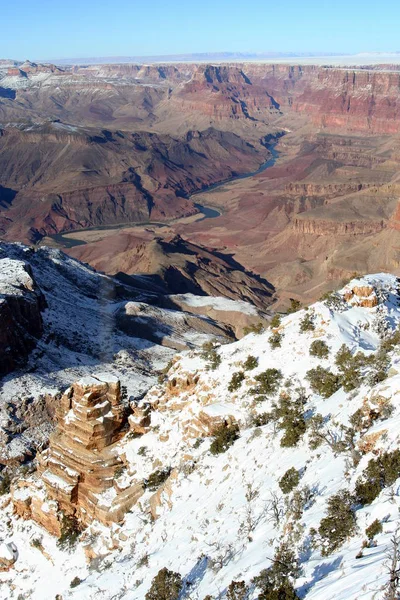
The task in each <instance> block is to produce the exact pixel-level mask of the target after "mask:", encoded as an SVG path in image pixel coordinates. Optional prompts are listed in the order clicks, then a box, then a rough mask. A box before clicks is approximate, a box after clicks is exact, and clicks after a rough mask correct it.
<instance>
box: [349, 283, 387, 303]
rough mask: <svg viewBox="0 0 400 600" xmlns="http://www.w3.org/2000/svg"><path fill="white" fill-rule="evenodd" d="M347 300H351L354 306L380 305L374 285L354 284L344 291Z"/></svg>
mask: <svg viewBox="0 0 400 600" xmlns="http://www.w3.org/2000/svg"><path fill="white" fill-rule="evenodd" d="M344 299H345V300H346V302H350V304H352V305H353V306H363V307H365V308H373V307H374V306H378V303H379V302H378V297H377V295H376V291H375V289H374V288H373V287H372V286H361V287H360V286H354V287H353V288H351V289H350V290H346V291H345V293H344Z"/></svg>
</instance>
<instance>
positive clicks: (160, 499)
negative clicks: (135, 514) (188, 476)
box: [149, 469, 178, 520]
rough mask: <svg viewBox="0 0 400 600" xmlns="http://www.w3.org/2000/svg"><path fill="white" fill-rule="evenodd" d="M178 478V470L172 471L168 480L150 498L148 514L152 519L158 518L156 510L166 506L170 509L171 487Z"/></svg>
mask: <svg viewBox="0 0 400 600" xmlns="http://www.w3.org/2000/svg"><path fill="white" fill-rule="evenodd" d="M177 478H178V470H177V469H173V470H172V471H171V474H170V476H169V477H168V479H167V480H166V481H165V482H164V483H163V485H162V486H161V487H159V488H158V490H157V491H156V492H155V494H153V495H152V496H151V497H150V500H149V504H150V513H151V516H152V517H153V519H154V520H155V519H157V518H158V509H159V508H160V507H161V506H163V505H164V504H166V505H167V506H168V508H169V509H171V508H172V503H171V496H172V491H173V485H174V483H175V481H176V480H177Z"/></svg>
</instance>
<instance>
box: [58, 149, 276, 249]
mask: <svg viewBox="0 0 400 600" xmlns="http://www.w3.org/2000/svg"><path fill="white" fill-rule="evenodd" d="M275 145H276V144H275V143H274V144H270V145H269V146H268V150H269V151H270V152H271V157H270V158H269V159H268V160H267V161H266V162H265V163H263V164H262V165H261V166H260V167H259V168H258V169H257V171H252V172H251V173H245V174H244V175H236V176H235V177H231V178H230V179H226V180H225V181H220V182H219V183H214V184H213V185H210V186H209V187H207V188H206V189H203V190H198V191H196V192H193V194H191V195H190V197H189V198H193V199H194V198H195V196H197V195H198V194H208V193H209V192H213V191H215V190H216V189H218V188H220V187H222V186H224V185H227V184H228V183H232V182H233V181H238V180H239V179H247V178H248V177H254V175H258V174H259V173H262V172H263V171H265V170H266V169H268V168H269V167H272V166H273V165H274V164H275V161H276V159H277V158H278V156H279V153H278V151H277V150H276V149H275ZM195 207H196V208H197V209H198V211H199V212H200V213H202V214H203V215H204V216H203V217H201V218H200V219H198V220H197V222H199V221H204V220H205V219H216V218H217V217H219V216H220V215H221V212H222V211H221V210H220V209H218V208H215V207H212V206H207V205H205V204H195ZM182 218H185V217H179V218H178V219H174V220H173V221H169V222H158V221H147V222H144V223H121V224H119V225H103V226H99V227H88V228H86V229H80V230H79V231H74V232H69V233H66V232H64V233H57V234H56V235H51V236H49V237H50V238H51V239H52V240H54V241H55V242H56V243H57V245H58V246H61V247H63V248H73V247H74V246H84V245H85V244H87V242H86V241H85V240H80V239H77V238H72V237H68V235H70V234H71V233H74V234H77V233H84V232H85V231H109V230H113V229H114V230H116V231H117V230H119V229H127V228H130V227H146V226H147V225H149V226H151V227H165V226H167V225H168V224H169V223H178V222H179V221H180V220H181V219H182Z"/></svg>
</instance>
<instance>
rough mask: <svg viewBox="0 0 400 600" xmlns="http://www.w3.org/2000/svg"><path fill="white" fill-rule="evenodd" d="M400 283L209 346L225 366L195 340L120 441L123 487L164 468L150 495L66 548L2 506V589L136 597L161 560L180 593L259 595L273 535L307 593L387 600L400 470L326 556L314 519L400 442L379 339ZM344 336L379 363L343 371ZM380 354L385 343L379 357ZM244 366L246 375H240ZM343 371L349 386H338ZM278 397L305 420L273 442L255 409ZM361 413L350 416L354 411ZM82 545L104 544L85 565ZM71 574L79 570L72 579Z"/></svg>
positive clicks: (355, 511)
mask: <svg viewBox="0 0 400 600" xmlns="http://www.w3.org/2000/svg"><path fill="white" fill-rule="evenodd" d="M398 285H399V282H398V280H397V279H396V278H395V277H393V276H390V275H385V274H380V275H373V276H367V277H364V278H362V279H361V280H354V281H352V282H350V283H349V284H348V285H347V286H346V287H345V288H344V289H343V290H342V291H341V292H340V293H338V294H336V295H334V296H333V297H331V298H329V299H328V300H325V301H321V302H317V303H316V304H315V305H313V306H312V307H310V308H309V309H307V310H300V311H298V312H296V313H293V314H290V315H287V316H285V317H284V318H283V319H282V321H281V323H280V324H279V325H278V324H276V325H277V326H276V328H275V330H274V331H267V332H264V333H261V334H260V335H256V334H250V335H248V336H246V337H245V338H243V339H242V340H240V341H239V342H236V343H233V344H229V345H225V346H223V347H220V348H217V350H216V351H215V352H216V353H217V354H218V355H219V356H220V358H221V361H220V364H219V365H218V360H215V352H214V355H213V356H212V357H213V358H214V364H216V365H217V366H216V368H215V369H214V370H213V369H212V368H211V369H210V368H209V366H210V361H209V360H208V359H204V358H203V357H202V356H204V355H205V354H204V352H203V353H199V352H198V351H195V350H192V351H189V352H186V353H183V354H182V355H181V356H180V357H177V359H176V360H175V362H174V364H173V366H172V367H171V369H170V371H169V373H168V376H167V380H166V381H165V382H164V383H163V384H158V385H156V386H155V387H153V388H152V389H151V390H150V391H149V392H148V393H147V395H146V397H145V398H144V400H143V401H145V402H150V403H151V405H152V408H153V410H152V422H151V428H150V431H149V432H148V433H146V434H145V435H143V436H141V437H133V438H132V437H129V436H127V437H126V438H124V439H123V440H122V441H121V444H120V452H121V456H123V457H124V458H125V460H126V464H127V469H126V472H125V473H124V474H123V477H124V478H125V479H126V484H127V485H129V483H130V481H131V480H132V479H133V478H136V479H137V478H138V477H139V478H140V477H142V478H144V479H146V478H148V477H149V475H150V474H151V473H153V472H154V471H155V470H156V469H160V468H168V469H172V471H171V476H170V478H169V479H168V480H167V481H166V483H165V484H164V487H163V488H161V493H159V494H158V497H157V498H156V499H155V498H154V496H153V497H152V499H151V501H150V506H149V504H148V502H149V500H150V498H151V496H152V493H151V492H150V491H148V492H146V493H145V495H144V496H142V498H141V499H140V501H139V503H138V504H137V505H136V506H135V507H134V508H133V509H132V511H131V512H130V513H128V514H127V515H126V518H125V522H124V524H123V525H122V526H121V527H119V526H113V527H112V528H110V529H109V530H106V529H105V528H104V527H102V526H100V525H98V524H96V523H94V524H93V525H91V526H90V528H89V529H88V530H87V531H86V532H85V533H84V534H83V536H82V539H81V541H80V543H79V544H78V546H77V549H76V551H75V552H74V553H72V554H68V553H63V552H61V551H60V550H59V549H58V548H57V547H56V541H55V540H54V538H52V537H51V536H50V535H48V534H47V533H45V532H43V531H42V530H40V528H39V527H37V526H36V525H34V524H32V523H29V522H28V523H27V522H25V521H21V520H16V519H15V518H13V517H12V516H11V512H12V510H11V507H10V506H5V507H4V508H3V510H2V511H1V521H0V538H4V540H7V541H12V542H14V543H15V544H16V546H17V548H18V550H19V558H18V560H17V562H16V563H15V567H14V569H12V570H10V571H9V572H8V573H3V574H0V582H2V584H0V598H18V596H19V594H22V596H21V597H29V598H31V599H32V600H39V599H40V600H50V599H54V597H55V596H56V594H60V595H61V596H62V598H63V600H66V599H67V598H76V599H80V600H83V599H85V600H89V599H95V598H96V599H107V600H111V598H119V599H124V600H140V599H143V598H145V595H146V592H147V590H148V589H149V587H150V585H151V582H152V579H153V578H154V576H155V575H156V574H157V572H158V571H159V570H160V569H161V568H163V567H167V568H168V569H171V570H173V571H176V572H179V573H180V574H181V575H182V577H183V578H184V581H185V587H184V590H183V592H182V593H181V596H180V598H182V599H183V598H191V599H193V600H195V599H199V600H204V599H205V598H206V597H207V596H208V595H211V597H212V598H215V599H216V598H225V597H226V592H227V588H228V586H229V584H230V583H231V581H233V580H235V581H242V580H243V581H244V582H245V583H246V585H247V586H248V592H247V596H246V598H248V599H249V600H250V599H255V598H257V597H258V595H259V592H260V590H259V588H257V587H256V585H255V584H254V583H252V580H253V578H254V577H255V576H257V575H258V574H259V573H260V572H261V571H262V570H263V569H266V568H269V567H270V566H271V564H272V562H271V559H272V558H273V556H274V552H275V549H276V548H277V547H278V546H279V545H280V543H281V542H282V541H287V542H288V543H289V544H290V546H291V548H292V549H293V550H294V552H295V553H296V555H297V557H298V560H299V563H300V567H301V573H300V574H299V575H298V576H297V577H296V579H295V580H294V585H295V588H296V591H297V594H298V596H299V597H300V598H307V600H333V599H335V600H353V599H354V600H356V599H357V600H361V599H362V600H373V599H379V598H383V594H384V587H385V585H386V584H387V582H388V580H389V574H388V567H387V564H386V562H387V561H386V559H385V557H386V553H387V552H388V550H389V549H390V547H391V543H390V540H391V538H392V536H393V534H394V533H395V532H396V530H397V527H398V525H399V509H400V497H399V495H398V486H399V483H400V479H397V480H396V478H394V482H391V484H390V485H387V486H386V487H384V489H382V491H381V492H380V494H379V495H378V496H377V497H376V498H375V499H374V500H373V501H372V502H371V503H364V504H362V503H360V502H359V501H357V499H356V498H355V497H354V498H353V499H352V505H351V511H350V512H351V515H352V518H353V519H354V523H355V526H354V527H353V531H351V528H350V529H349V531H348V533H349V536H348V537H347V539H345V540H344V542H343V543H342V544H338V545H337V547H336V548H335V549H334V551H333V552H330V553H327V552H323V548H324V544H323V543H322V542H323V540H321V539H319V538H320V536H319V535H318V534H315V533H313V529H315V530H318V529H319V527H320V523H321V519H323V518H324V517H325V516H326V515H327V509H328V504H327V503H328V500H329V498H331V497H332V496H333V495H334V494H336V493H337V492H339V491H340V490H348V491H349V492H350V493H351V494H354V490H355V485H356V482H357V480H358V479H359V478H360V477H361V476H362V474H363V472H364V471H365V468H366V466H367V465H368V462H369V461H370V460H371V459H376V458H377V457H379V456H380V455H381V454H382V453H383V452H387V451H388V452H392V451H393V450H395V449H397V448H398V447H399V426H400V402H399V393H400V353H399V350H400V345H396V344H395V343H394V342H396V341H397V340H396V339H394V340H393V344H390V343H389V342H388V340H389V339H390V338H391V336H392V334H393V332H394V331H395V330H396V329H397V328H398V326H399V322H400V296H399V291H398ZM310 323H311V324H310ZM271 337H272V338H273V339H274V340H275V347H273V346H272V345H271ZM277 337H278V338H280V343H281V345H280V347H279V345H277V343H276V339H277ZM316 340H319V341H323V342H325V343H326V345H327V346H328V351H329V352H328V356H327V357H326V358H318V357H317V356H312V355H310V348H311V345H312V343H313V342H315V341H316ZM343 344H345V345H346V346H347V347H348V348H349V349H350V350H351V352H352V355H353V357H354V355H356V354H357V352H360V353H361V354H362V355H364V356H365V357H375V359H373V360H372V359H369V360H362V359H361V358H360V357H359V359H358V363H357V365H358V366H357V365H356V368H354V369H353V371H351V372H350V373H349V371H347V372H346V378H345V379H343V371H341V372H339V367H338V365H337V364H336V362H335V356H336V355H337V353H338V351H339V350H340V349H341V347H342V345H343ZM382 344H383V345H382ZM313 347H315V345H314V346H313ZM378 350H380V351H382V352H384V355H382V354H380V355H379V357H378V355H377V351H378ZM211 353H212V351H211ZM209 355H210V352H209ZM249 356H250V357H253V358H252V359H251V360H250V359H249V358H248V357H249ZM346 360H347V364H350V362H351V360H352V359H348V358H347V359H346ZM349 361H350V362H349ZM342 362H343V361H342ZM378 363H379V364H378ZM351 364H352V365H353V367H354V365H355V363H354V364H353V363H351ZM382 365H383V366H382ZM318 367H322V368H324V369H328V370H329V371H330V372H331V373H333V374H334V375H335V374H337V375H338V376H340V377H342V379H340V381H339V380H336V385H335V387H336V388H338V389H337V391H335V392H334V393H333V394H332V395H330V396H329V394H328V393H327V392H326V390H325V389H324V390H323V389H322V388H321V389H320V391H321V392H322V393H323V395H320V394H318V393H316V392H315V391H313V390H312V389H311V387H310V376H309V375H307V373H308V372H309V371H310V370H312V369H316V368H318ZM378 367H379V368H378ZM268 369H277V371H279V373H278V375H279V374H280V375H281V376H282V377H281V379H279V377H278V383H279V385H277V386H276V389H275V390H274V389H272V391H270V393H264V392H265V389H266V388H264V390H262V389H261V390H260V389H259V393H257V394H254V393H252V390H254V389H255V388H256V387H257V386H258V387H259V388H260V385H262V381H261V379H262V378H260V377H259V378H258V379H257V376H259V375H260V374H262V373H264V374H265V373H266V372H267V374H268V373H269V375H271V373H272V372H271V371H267V370H268ZM237 372H242V373H243V376H241V377H239V380H240V381H238V382H237V381H236V385H233V384H232V376H233V374H234V373H237ZM274 373H275V376H276V375H277V372H274ZM311 379H312V378H311ZM264 381H265V379H264ZM320 381H321V377H320V378H319V383H320ZM344 381H345V388H346V389H347V390H350V388H353V389H351V390H350V391H345V389H344V388H343V385H342V383H343V382H344ZM314 383H315V382H314ZM273 387H274V386H272V388H273ZM235 388H236V389H235ZM302 388H304V389H302ZM314 389H315V385H314ZM282 398H283V399H285V398H286V399H288V398H291V405H290V406H291V410H292V411H296V410H298V411H299V413H300V415H301V417H302V418H303V419H304V421H305V424H306V426H307V428H306V431H303V430H302V431H301V435H299V440H298V442H297V444H296V445H292V446H288V445H282V438H283V436H284V435H285V434H286V430H285V428H284V427H282V419H281V418H278V417H277V416H276V415H275V417H274V418H272V419H269V420H268V419H266V418H265V417H264V416H263V415H265V413H267V412H270V411H271V410H273V408H274V404H275V405H276V404H279V403H280V399H282ZM357 411H358V413H357V414H358V415H359V419H358V421H357V420H356V419H355V418H354V417H352V415H354V414H355V413H356V412H357ZM293 414H294V413H293ZM316 415H321V419H320V420H318V417H317V418H316ZM221 420H226V421H227V422H230V423H232V422H237V423H238V424H239V427H240V437H239V438H238V439H236V441H234V443H232V445H230V447H229V448H228V449H227V450H226V452H222V453H220V454H216V455H215V454H212V453H211V452H210V445H211V443H212V440H213V438H212V437H211V438H210V437H207V435H206V431H205V429H206V427H207V426H209V425H210V424H211V425H212V424H213V423H214V424H217V423H218V422H220V421H221ZM262 423H265V424H262ZM356 423H358V424H356ZM204 424H206V425H204ZM318 435H320V436H323V438H324V439H323V440H322V443H320V444H319V445H317V444H316V443H313V441H314V442H315V439H316V438H318ZM317 441H318V440H317ZM320 441H321V440H320ZM291 468H294V469H295V470H296V471H297V475H298V477H299V479H300V481H299V483H298V485H297V487H295V488H294V489H293V490H292V491H291V492H289V493H286V494H284V493H283V491H282V489H281V487H280V485H279V481H280V480H281V478H282V477H283V475H284V474H285V473H286V472H287V471H288V469H291ZM396 468H397V467H396ZM397 474H398V475H399V476H400V468H398V473H397ZM300 491H301V493H299V492H300ZM5 500H7V497H5ZM5 504H6V501H5V503H4V505H5ZM151 515H152V516H151ZM376 519H378V521H379V522H380V524H381V526H382V531H381V532H379V533H377V534H376V535H375V537H374V541H372V542H370V543H369V544H368V545H366V546H365V547H364V548H363V550H362V552H361V553H360V550H361V548H362V545H363V542H364V540H366V534H365V529H366V527H368V526H370V525H371V524H372V522H374V521H375V520H376ZM33 538H35V539H37V538H39V539H40V541H41V546H40V549H38V547H35V548H34V547H32V545H31V544H30V540H32V539H33ZM85 547H86V552H88V549H89V548H90V553H91V556H93V555H94V554H95V555H96V556H97V559H96V561H94V562H93V563H92V565H91V566H88V565H87V564H86V563H85V560H84V549H85ZM325 548H326V545H325ZM75 577H78V578H79V579H80V580H81V582H80V583H79V582H78V585H77V586H76V587H72V588H71V587H70V583H71V581H72V580H73V579H74V578H75ZM44 581H45V584H44V583H43V582H44ZM75 583H76V581H75Z"/></svg>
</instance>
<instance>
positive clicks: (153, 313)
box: [0, 243, 226, 463]
mask: <svg viewBox="0 0 400 600" xmlns="http://www.w3.org/2000/svg"><path fill="white" fill-rule="evenodd" d="M24 265H27V268H28V270H29V273H30V274H31V275H32V278H33V279H32V280H31V278H30V275H28V273H27V272H26V271H25V270H24V268H23V267H24ZM0 279H1V285H0V295H1V298H5V297H8V296H9V297H11V298H13V297H18V296H21V295H22V294H27V293H31V290H29V289H28V288H29V286H32V285H33V284H35V286H36V287H37V288H38V290H40V293H41V294H42V295H43V298H44V303H45V305H46V308H45V309H44V310H43V311H42V320H43V334H42V336H41V338H40V339H39V341H38V343H37V344H36V348H35V350H34V351H33V352H31V354H30V357H29V361H28V364H27V365H25V366H24V367H21V368H20V369H19V370H18V371H13V372H12V373H10V374H9V375H8V376H7V377H5V378H3V379H1V381H0V449H1V452H3V454H4V452H7V455H8V454H10V456H11V455H13V453H15V454H16V455H18V454H20V452H21V450H23V448H24V447H27V446H28V447H29V446H30V445H31V443H32V440H31V439H30V438H31V434H30V433H29V432H28V431H25V432H24V431H23V432H22V434H21V435H15V433H16V432H17V431H18V427H17V430H16V431H15V423H14V422H13V421H14V419H13V418H10V415H9V414H8V412H7V405H9V404H10V403H13V404H14V405H15V406H16V408H17V411H18V406H19V405H20V404H21V399H22V398H33V399H34V400H35V399H37V398H38V397H39V396H40V395H44V394H49V393H50V394H56V393H57V392H59V391H60V390H62V389H64V388H66V387H68V386H69V385H70V384H71V383H72V382H73V381H75V380H77V379H79V378H80V377H82V376H85V375H87V374H90V373H93V372H96V371H107V372H110V373H113V374H115V375H117V376H118V377H119V378H121V379H123V384H124V385H125V386H126V387H127V392H128V394H129V395H132V396H133V397H140V396H141V395H143V394H144V393H145V392H146V391H147V390H148V389H149V388H150V387H151V385H153V384H154V382H155V381H156V380H157V373H158V372H159V370H160V369H163V368H164V367H165V365H166V364H167V363H168V361H169V360H170V359H171V358H172V357H173V356H174V354H175V352H176V351H177V350H180V349H183V348H188V347H189V348H190V347H196V346H200V345H201V344H202V343H203V342H204V341H206V340H207V339H210V338H211V337H214V336H217V337H219V336H223V335H224V334H225V333H226V331H225V328H224V327H222V328H221V327H219V325H218V324H217V323H216V322H213V321H212V320H211V319H207V318H205V317H202V316H194V315H189V314H186V313H184V312H182V311H174V310H167V309H162V308H159V307H157V306H153V305H152V304H153V303H154V302H155V296H154V295H152V294H151V293H147V292H146V291H145V290H143V289H141V290H140V289H136V288H135V287H132V286H128V285H125V284H122V283H121V282H119V281H117V280H115V279H113V278H112V277H108V276H106V275H102V274H100V273H98V272H96V271H95V270H94V269H92V268H91V267H89V266H88V265H84V264H83V263H81V262H79V261H77V260H75V259H72V258H70V257H68V256H67V255H65V254H64V253H63V252H60V251H59V250H55V249H50V248H46V247H43V248H39V249H37V250H36V251H35V250H33V249H32V248H29V247H27V246H24V245H22V244H6V243H0ZM27 281H28V283H26V282H27ZM1 298H0V300H1ZM14 304H15V302H14ZM1 326H3V327H7V326H8V324H6V323H4V322H2V323H1V324H0V327H1ZM221 339H222V337H221ZM5 351H6V349H5V348H0V352H5ZM8 410H9V407H8ZM13 410H14V409H13ZM17 416H19V417H21V416H22V417H23V415H17ZM22 429H24V428H22ZM4 432H6V433H4ZM19 433H21V430H20V429H19ZM47 433H48V432H47V430H46V435H47ZM10 434H11V435H10ZM36 434H37V436H38V439H39V440H40V442H42V440H41V439H40V438H41V436H40V432H39V431H38V430H36ZM4 439H5V440H6V441H7V450H5V449H4V446H3V442H4ZM3 458H4V457H3ZM1 462H2V461H0V463H1Z"/></svg>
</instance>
